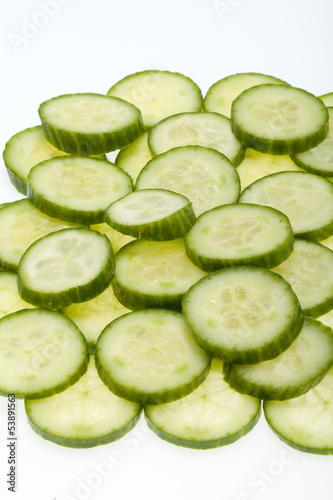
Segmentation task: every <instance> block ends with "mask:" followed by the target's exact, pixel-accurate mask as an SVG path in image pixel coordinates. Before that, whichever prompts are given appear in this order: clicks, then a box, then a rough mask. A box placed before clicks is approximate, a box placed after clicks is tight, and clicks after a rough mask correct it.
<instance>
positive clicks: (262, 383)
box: [224, 318, 333, 400]
mask: <svg viewBox="0 0 333 500" xmlns="http://www.w3.org/2000/svg"><path fill="white" fill-rule="evenodd" d="M332 364H333V330H332V329H331V328H329V327H328V326H325V325H324V324H322V323H320V322H319V321H317V320H315V319H312V318H305V319H304V324H303V327H302V330H301V332H300V334H299V335H298V337H297V338H296V339H295V340H294V342H293V343H292V344H291V346H290V347H289V348H288V349H287V350H286V351H284V352H282V353H281V354H280V355H279V356H277V357H276V358H274V359H270V360H268V361H263V362H262V363H258V364H255V365H237V364H229V365H226V366H225V367H224V376H225V380H226V381H227V382H228V384H230V386H231V387H232V388H233V389H235V390H236V391H238V392H240V393H243V394H248V395H250V396H254V397H256V398H260V399H267V400H272V399H277V400H284V399H291V398H295V397H298V396H300V395H301V394H304V393H306V392H307V391H309V390H310V389H311V388H312V387H314V386H315V385H317V384H318V383H319V382H320V381H321V380H322V379H323V378H324V376H325V375H326V373H327V371H328V370H329V369H330V367H331V366H332Z"/></svg>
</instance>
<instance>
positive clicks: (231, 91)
mask: <svg viewBox="0 0 333 500" xmlns="http://www.w3.org/2000/svg"><path fill="white" fill-rule="evenodd" d="M263 83H279V84H286V82H285V81H283V80H280V79H279V78H275V77H274V76H270V75H264V74H262V73H236V74H235V75H230V76H227V77H225V78H222V79H221V80H218V81H217V82H216V83H214V84H213V85H212V86H211V87H210V88H209V89H208V92H207V94H206V96H205V99H204V109H205V110H206V111H213V112H215V113H221V115H224V116H227V117H228V118H230V117H231V105H232V103H233V101H234V100H235V99H236V97H238V96H239V94H241V93H242V92H243V91H244V90H246V89H248V88H250V87H253V86H254V85H260V84H263Z"/></svg>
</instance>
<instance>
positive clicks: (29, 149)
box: [3, 125, 67, 195]
mask: <svg viewBox="0 0 333 500" xmlns="http://www.w3.org/2000/svg"><path fill="white" fill-rule="evenodd" d="M66 154H67V153H65V152H64V151H61V150H59V149H56V148H55V147H54V146H52V144H50V143H49V141H48V140H46V138H45V135H44V132H43V127H42V126H41V125H37V126H36V127H30V128H27V129H25V130H22V131H21V132H18V133H17V134H15V135H13V137H11V138H10V139H9V141H8V142H7V143H6V146H5V149H4V152H3V159H4V162H5V165H6V168H7V172H8V174H9V178H10V180H11V183H12V184H13V185H14V186H15V187H16V189H17V190H18V192H19V193H22V194H24V195H26V194H27V177H28V174H29V171H30V169H31V168H32V167H34V166H35V165H37V163H40V162H41V161H44V160H48V159H49V158H53V157H54V156H63V155H66Z"/></svg>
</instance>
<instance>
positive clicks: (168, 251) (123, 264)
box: [112, 238, 206, 310]
mask: <svg viewBox="0 0 333 500" xmlns="http://www.w3.org/2000/svg"><path fill="white" fill-rule="evenodd" d="M115 260H116V265H115V267H116V269H115V275H114V279H113V281H112V287H113V290H114V293H115V296H116V297H117V299H118V300H119V302H121V303H122V304H123V305H124V306H125V307H128V309H144V308H146V307H159V308H160V307H162V308H170V309H176V310H179V309H180V308H181V300H182V297H183V295H184V293H185V292H186V291H187V290H188V289H189V287H190V286H191V285H193V283H195V282H196V281H198V280H199V279H200V278H202V277H203V276H205V275H206V273H205V272H204V271H202V270H201V269H199V268H198V267H196V266H195V265H194V264H192V262H191V261H190V259H189V258H188V257H187V255H186V252H185V245H184V240H183V239H182V238H178V239H176V240H171V241H147V240H135V241H133V242H130V243H128V244H127V245H125V246H124V247H122V248H121V249H120V250H119V252H118V253H117V254H116V258H115Z"/></svg>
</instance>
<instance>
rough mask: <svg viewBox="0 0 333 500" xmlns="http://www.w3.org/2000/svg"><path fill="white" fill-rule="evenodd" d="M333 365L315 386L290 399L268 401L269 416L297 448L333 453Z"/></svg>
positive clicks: (275, 429)
mask: <svg viewBox="0 0 333 500" xmlns="http://www.w3.org/2000/svg"><path fill="white" fill-rule="evenodd" d="M332 400H333V369H332V368H331V369H330V371H329V372H328V373H327V375H326V376H325V378H324V379H323V380H322V381H321V382H320V383H319V384H318V385H316V387H314V388H313V389H310V390H309V391H308V392H307V393H306V394H303V395H302V396H299V397H298V398H293V399H288V400H286V401H265V403H264V412H265V417H266V420H267V422H268V424H269V426H270V427H271V429H272V430H273V432H274V433H275V434H276V435H277V436H278V437H279V438H280V439H281V440H282V441H284V442H285V443H286V444H288V445H289V446H291V447H292V448H296V449H297V450H300V451H304V452H308V453H315V454H320V455H331V454H333V425H332V422H333V408H332Z"/></svg>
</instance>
